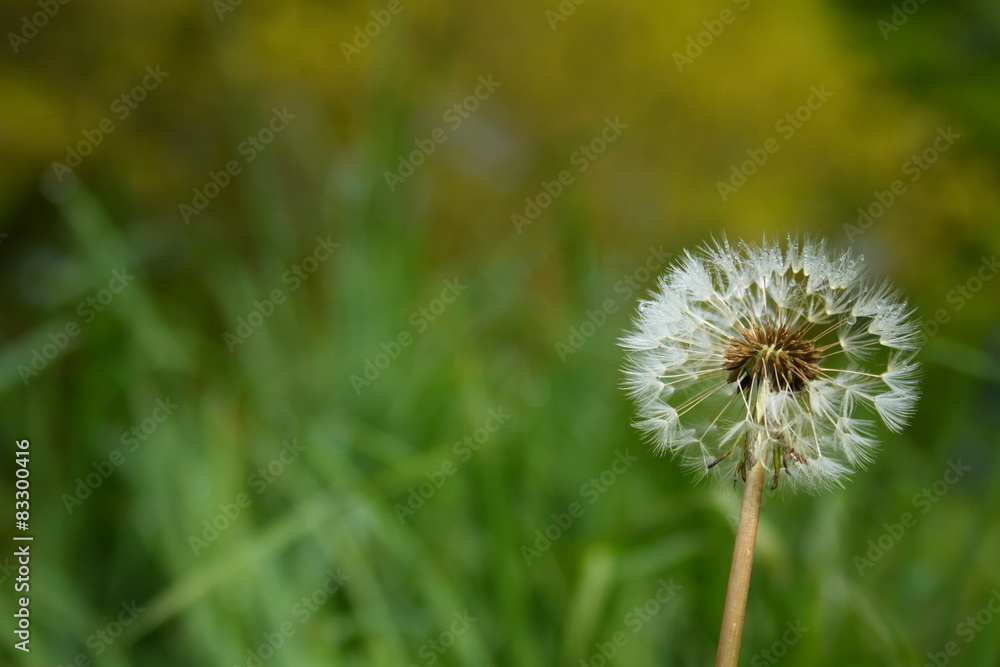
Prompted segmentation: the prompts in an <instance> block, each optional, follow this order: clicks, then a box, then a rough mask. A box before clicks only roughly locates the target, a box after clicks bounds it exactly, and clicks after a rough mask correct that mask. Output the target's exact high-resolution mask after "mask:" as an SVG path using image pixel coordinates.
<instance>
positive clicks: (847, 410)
mask: <svg viewBox="0 0 1000 667" xmlns="http://www.w3.org/2000/svg"><path fill="white" fill-rule="evenodd" d="M633 324H634V329H633V330H632V331H630V332H628V333H627V334H626V335H625V336H623V338H622V339H621V341H620V344H621V345H622V347H624V348H625V349H626V351H627V353H628V358H629V362H628V366H627V368H626V373H625V386H626V389H627V391H628V392H629V394H630V395H631V397H632V399H633V401H634V402H635V404H636V407H637V412H638V415H639V420H638V421H637V423H636V426H637V427H638V428H639V429H640V430H641V431H642V432H643V433H644V434H645V436H646V437H647V438H648V439H649V440H650V442H651V443H652V445H653V446H654V448H655V449H656V450H657V451H658V452H661V453H670V454H672V455H676V456H680V457H681V458H682V460H683V463H684V465H685V467H687V468H689V469H690V470H692V471H693V472H694V473H695V474H696V475H698V476H706V475H709V476H713V477H715V478H717V479H719V480H720V481H738V480H739V479H741V478H745V476H746V473H747V471H749V469H750V468H752V467H753V466H754V465H756V464H757V463H760V464H762V465H763V466H764V467H765V468H766V469H767V473H768V479H770V480H771V486H772V488H774V487H776V486H777V485H778V484H779V483H780V484H787V485H788V486H790V487H791V488H795V489H805V490H809V491H821V490H825V489H828V488H832V487H836V486H841V485H842V483H843V480H844V478H845V477H847V476H848V475H849V474H850V473H851V472H852V470H853V469H854V468H858V467H863V466H865V465H867V464H868V463H870V462H871V461H872V459H873V457H874V453H875V451H876V449H877V445H878V443H877V441H876V439H875V435H874V434H875V428H874V423H875V422H874V419H876V418H877V419H880V420H881V421H882V422H884V423H885V424H886V426H888V427H889V428H890V429H891V430H893V431H898V430H900V429H902V428H903V427H904V426H905V425H906V423H907V422H908V421H909V419H910V418H911V417H912V415H913V412H914V406H915V404H916V400H917V379H918V373H919V366H918V364H917V362H916V361H914V355H915V353H916V351H917V348H918V344H919V327H918V325H917V323H916V321H915V320H914V319H913V311H912V310H911V309H910V308H909V307H908V306H907V303H906V301H905V300H904V299H903V298H902V296H901V294H900V293H899V292H898V291H896V290H894V289H893V288H892V287H891V286H890V285H888V284H887V283H872V282H870V281H869V280H868V279H866V278H865V276H864V273H863V258H861V257H857V256H854V255H852V254H851V253H849V252H846V253H843V254H839V255H835V254H833V253H831V252H830V251H829V250H828V248H827V246H826V242H825V241H823V240H818V241H813V240H804V241H800V240H798V239H796V238H789V239H788V240H787V242H786V243H785V244H780V243H776V242H768V241H766V240H765V241H764V242H763V243H761V244H751V243H746V242H740V243H737V244H731V243H730V242H729V240H728V239H726V238H723V239H721V240H720V241H716V242H713V243H712V244H710V245H708V246H707V247H704V248H700V249H699V250H698V251H696V252H685V253H684V255H683V256H682V257H681V258H680V259H679V260H678V261H677V262H676V263H675V264H674V265H673V266H672V267H670V268H669V269H668V270H667V272H666V273H665V274H664V275H663V276H661V277H660V279H659V280H658V281H657V287H656V289H655V290H654V292H653V294H652V295H651V296H650V298H648V299H646V300H643V301H641V302H640V304H639V308H638V312H637V314H636V316H635V318H634V322H633Z"/></svg>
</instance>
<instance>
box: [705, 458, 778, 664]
mask: <svg viewBox="0 0 1000 667" xmlns="http://www.w3.org/2000/svg"><path fill="white" fill-rule="evenodd" d="M765 472H766V470H765V467H764V464H763V463H761V462H760V461H758V462H757V463H756V464H755V465H754V467H753V468H751V469H750V472H749V473H747V480H746V486H745V487H744V488H743V507H742V509H740V523H739V526H738V527H737V528H736V546H735V548H734V549H733V566H732V568H731V569H730V570H729V589H728V590H727V591H726V607H725V611H724V612H723V614H722V632H721V633H720V635H719V653H718V655H717V656H716V658H715V667H735V665H736V663H737V661H738V660H739V657H740V638H741V637H742V636H743V619H744V617H745V616H746V611H747V593H748V591H749V590H750V571H751V570H752V569H753V548H754V544H755V543H756V541H757V520H758V519H759V518H760V500H761V493H762V491H763V488H764V474H765Z"/></svg>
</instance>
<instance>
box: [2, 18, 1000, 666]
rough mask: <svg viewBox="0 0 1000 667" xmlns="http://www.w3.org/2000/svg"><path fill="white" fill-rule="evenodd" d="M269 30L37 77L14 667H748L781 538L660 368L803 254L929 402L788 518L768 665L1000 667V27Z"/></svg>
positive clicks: (14, 324)
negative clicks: (22, 540) (690, 287)
mask: <svg viewBox="0 0 1000 667" xmlns="http://www.w3.org/2000/svg"><path fill="white" fill-rule="evenodd" d="M390 4H391V3H390ZM570 4H572V3H563V5H570ZM227 6H228V7H230V9H232V12H231V13H230V12H224V13H223V14H222V15H221V16H218V15H217V14H216V12H217V11H218V9H217V8H215V9H214V10H213V9H212V8H209V9H206V8H197V7H194V6H180V5H178V6H177V7H174V8H169V9H168V8H166V7H162V8H145V9H143V8H131V6H129V5H126V4H125V3H116V4H115V9H114V11H113V12H111V13H109V14H108V15H107V16H106V17H103V18H101V17H97V16H94V15H91V14H90V13H89V12H90V11H92V10H88V9H85V8H83V7H76V6H75V5H74V4H70V5H66V6H65V7H64V8H63V9H61V10H60V13H59V14H58V15H56V16H55V17H52V18H51V19H50V24H49V25H47V26H46V27H45V28H44V29H41V30H40V31H39V34H38V36H37V37H34V38H32V39H30V40H29V41H28V42H27V43H26V44H24V45H22V46H21V50H14V52H13V53H12V54H5V55H4V58H5V60H4V64H3V70H2V71H3V73H4V76H5V78H6V79H7V80H8V81H9V85H8V86H6V91H5V92H0V99H2V100H3V101H4V104H3V108H5V109H9V110H10V113H11V123H10V124H9V127H7V128H5V129H4V130H3V131H2V133H0V145H3V146H5V151H6V152H8V154H9V156H10V165H11V168H10V170H9V171H8V173H7V174H6V175H4V176H3V177H2V179H0V180H2V182H0V211H2V220H3V223H2V224H3V227H2V229H3V232H4V233H5V236H3V237H0V271H2V272H3V275H4V279H5V284H6V285H7V289H6V290H4V295H3V297H2V299H3V304H4V306H5V317H4V325H3V327H2V331H3V343H4V344H3V348H2V351H0V388H2V392H3V402H2V408H0V409H2V417H3V418H2V419H0V431H2V433H3V437H4V442H5V443H8V444H9V446H7V447H5V448H4V454H3V457H2V460H0V471H2V474H0V493H2V494H3V496H4V498H9V499H10V501H5V502H8V505H6V506H8V507H10V508H11V513H12V514H13V512H14V504H13V503H14V493H15V491H16V486H15V484H16V479H17V477H16V468H17V467H18V466H17V462H16V459H15V451H16V450H17V446H16V444H15V443H16V442H18V441H21V440H25V439H26V440H28V441H30V445H28V446H27V448H28V449H27V450H28V451H29V452H30V464H29V465H30V528H29V530H27V531H19V530H17V528H16V527H15V524H14V523H13V519H12V520H11V521H10V522H8V523H5V524H4V525H7V526H10V528H8V529H5V530H3V531H0V533H2V537H3V540H2V542H3V544H4V545H5V546H3V548H2V550H0V582H2V589H3V594H2V596H0V612H2V614H3V616H4V618H6V619H7V623H5V625H4V627H5V633H4V637H5V641H4V642H3V644H2V645H0V663H3V664H12V665H14V664H16V665H27V666H32V667H33V666H35V665H38V666H41V665H45V666H51V665H80V666H83V665H89V664H94V665H101V666H102V667H103V666H109V667H115V666H118V665H143V666H155V665H178V664H183V665H227V666H228V665H246V666H252V665H262V664H266V665H295V666H300V665H366V666H368V665H370V666H373V667H380V666H383V665H386V666H388V665H393V666H398V665H432V664H443V665H476V666H479V665H519V666H526V667H530V666H543V665H546V666H547V665H590V666H592V667H599V666H601V665H611V664H622V665H625V664H632V665H705V664H712V660H713V656H714V655H715V649H716V642H717V640H718V633H719V625H720V621H721V617H722V603H723V599H724V596H725V590H726V582H727V577H728V572H729V563H730V557H731V554H732V545H733V539H734V531H735V519H736V516H737V514H738V512H739V493H738V492H736V491H733V490H732V489H729V488H723V489H718V488H715V487H713V486H711V485H709V484H705V483H701V484H698V483H695V481H694V480H693V479H692V478H691V476H690V475H688V474H687V473H685V472H684V470H683V469H682V468H681V466H680V465H679V464H678V463H677V462H675V461H671V460H670V459H669V458H658V457H656V456H654V455H653V453H652V452H651V451H650V450H649V448H648V446H647V444H646V443H644V442H643V441H642V439H641V437H640V435H639V434H638V433H637V432H636V430H635V429H633V428H632V426H631V422H632V420H633V417H634V414H633V409H632V406H631V405H630V404H629V402H628V400H627V397H626V396H625V394H624V392H623V391H622V390H621V388H620V384H621V381H622V373H621V369H622V366H623V364H624V359H623V355H622V352H621V350H620V348H619V347H618V345H617V340H618V338H619V336H621V334H622V331H623V330H624V329H626V328H628V327H629V326H630V319H631V316H632V313H633V312H634V310H635V307H636V304H637V301H638V299H639V298H641V297H642V296H644V295H645V294H646V292H647V290H648V289H650V288H651V287H652V286H653V284H654V282H655V277H656V276H657V275H659V273H661V272H662V271H663V270H664V269H665V267H666V266H667V265H668V264H669V263H670V262H671V261H672V260H673V259H674V258H676V257H677V256H678V255H679V254H680V253H682V252H683V250H684V249H685V248H688V247H693V246H694V245H697V244H699V243H701V242H702V241H704V240H706V239H708V238H709V237H710V236H711V235H713V234H714V235H719V234H723V233H725V234H727V235H729V237H731V238H740V237H745V238H748V239H750V240H759V239H760V238H761V237H762V236H763V235H765V234H766V235H768V237H772V236H776V237H779V238H780V237H783V236H784V235H785V234H786V233H789V232H791V233H800V234H805V233H809V234H816V235H821V236H826V237H829V238H830V240H831V242H832V243H833V245H835V246H837V247H844V248H847V247H852V248H853V249H855V250H856V251H858V252H859V253H863V254H864V255H865V257H866V262H867V264H868V265H869V266H870V270H871V271H872V272H873V273H875V274H886V275H888V276H889V277H890V278H891V279H892V280H893V281H894V282H895V283H896V284H897V285H899V286H900V287H901V288H903V289H904V290H905V291H906V293H907V294H908V295H909V297H910V300H911V303H912V304H913V305H914V306H916V307H917V309H918V313H919V315H920V316H921V317H922V318H923V319H924V321H925V331H926V333H927V334H928V336H927V341H926V344H925V346H924V350H923V351H922V353H921V356H920V360H921V362H922V363H923V365H924V368H925V375H924V378H923V380H922V383H921V386H922V395H923V396H922V399H921V402H920V404H919V407H918V411H917V413H916V416H915V418H914V420H913V423H912V424H911V426H910V427H909V428H907V429H906V430H905V431H904V432H903V433H901V434H898V435H897V434H892V433H889V432H887V431H886V430H885V429H883V430H882V431H880V432H879V437H880V439H881V440H882V442H883V447H882V451H880V452H879V454H878V457H877V459H876V461H875V463H874V464H873V465H872V466H870V467H869V468H868V469H866V470H860V471H858V472H856V473H855V474H854V476H853V477H852V479H851V481H850V482H849V483H848V484H847V485H846V488H844V489H843V490H838V491H836V492H831V493H827V494H824V495H819V496H808V495H790V494H781V493H778V494H770V493H768V492H765V501H764V507H763V511H762V518H761V527H760V533H759V536H758V543H757V552H756V561H755V568H754V575H753V582H752V585H751V589H750V599H749V604H748V611H747V623H746V628H745V630H744V636H743V651H742V661H741V664H745V665H751V666H753V667H758V666H760V665H775V664H786V665H861V666H863V665H924V664H931V665H944V664H954V665H982V666H984V667H985V666H987V665H996V664H998V663H1000V622H996V620H995V619H996V617H997V616H998V615H1000V569H998V561H997V554H998V553H1000V521H998V518H997V517H998V510H1000V466H998V457H997V433H998V427H1000V417H998V415H1000V411H998V409H997V406H998V399H1000V392H998V383H997V378H998V377H1000V358H998V340H1000V339H998V335H997V332H998V330H997V324H996V322H997V315H998V310H1000V309H998V303H1000V302H998V299H997V284H1000V283H997V282H996V281H995V280H994V278H995V275H996V272H997V264H996V259H995V257H996V255H995V252H996V249H997V247H998V238H1000V236H998V231H997V229H998V227H997V224H996V222H997V220H998V217H1000V216H998V212H1000V205H998V204H1000V197H998V195H997V189H996V183H997V179H998V176H1000V171H998V168H997V156H998V155H1000V123H998V121H997V118H1000V116H998V115H997V113H996V110H997V109H998V108H1000V103H998V102H1000V101H998V100H997V99H996V95H997V93H996V91H997V90H1000V87H997V86H996V85H995V84H996V83H997V79H998V78H1000V77H998V71H1000V67H998V65H997V62H998V59H997V57H996V56H997V53H998V51H997V44H998V43H1000V42H998V39H1000V21H998V17H997V14H996V12H995V10H993V9H992V8H991V7H989V6H987V5H985V4H981V3H978V4H977V3H973V2H968V3H961V4H960V6H955V7H943V6H942V7H938V6H934V5H933V3H927V4H926V5H922V6H921V7H920V9H919V11H918V12H917V13H915V14H912V15H907V16H908V18H907V20H906V21H905V22H903V23H902V24H901V25H900V26H897V27H899V30H898V31H890V32H889V33H888V38H884V35H883V32H882V30H884V27H883V28H880V27H879V23H878V22H879V21H880V20H889V21H891V20H892V19H891V15H892V12H893V9H892V6H891V5H888V6H886V7H881V8H875V7H867V6H865V7H862V6H860V5H858V4H857V3H834V4H819V3H805V4H802V5H799V4H796V3H791V2H784V3H779V5H778V6H773V7H765V6H763V5H761V6H758V5H757V4H756V3H753V4H750V3H739V2H733V3H696V4H694V5H692V6H690V7H686V8H683V9H666V8H661V7H654V6H652V5H651V4H650V3H640V2H631V3H627V4H626V5H624V6H622V7H619V8H615V9H612V8H610V7H603V6H599V5H591V3H585V4H582V5H575V4H574V5H573V6H574V7H575V9H574V10H573V12H571V13H569V14H568V15H566V16H563V15H562V14H560V16H562V17H563V18H565V21H564V22H562V21H558V20H556V23H555V24H554V26H553V24H552V23H551V22H552V21H553V20H555V19H553V18H552V17H551V16H549V15H547V14H546V13H545V12H546V10H551V11H559V10H558V6H557V5H556V4H554V3H553V5H552V7H551V8H549V7H542V6H536V5H531V4H528V3H523V2H515V3H514V4H513V5H510V6H506V5H505V6H503V7H502V8H500V7H498V8H490V7H472V6H470V7H457V6H456V7H449V6H448V5H447V4H445V3H426V4H422V5H420V6H418V3H413V4H412V5H410V4H402V5H400V6H401V7H402V9H401V10H400V12H399V13H396V14H394V13H391V12H390V16H392V17H393V18H392V19H391V21H389V22H388V23H387V24H386V25H385V26H382V27H380V28H379V30H378V34H377V35H376V36H374V37H371V36H369V41H368V43H367V45H366V46H364V47H358V46H357V44H356V43H355V42H354V41H352V40H353V39H354V37H353V36H354V35H355V32H354V29H355V27H356V26H360V27H361V28H362V30H363V28H364V26H365V25H366V22H368V21H372V20H376V21H377V20H378V17H377V16H376V17H375V18H372V17H373V15H372V14H370V12H372V11H375V12H378V11H380V10H381V9H382V6H376V5H371V6H367V5H358V4H356V3H355V4H352V5H351V6H350V7H337V8H332V7H325V6H322V5H320V4H318V3H292V4H290V5H288V6H287V7H283V8H279V7H272V8H255V7H250V6H238V5H227ZM386 7H388V5H386ZM27 11H28V10H27V9H24V10H23V11H22V10H16V11H15V9H14V8H7V9H5V10H3V15H4V17H5V19H6V20H5V23H4V25H9V26H14V27H13V28H11V30H18V29H19V28H18V26H20V25H21V23H20V21H21V18H22V17H21V14H22V13H23V12H27ZM386 11H389V10H388V9H386ZM724 11H729V12H732V13H731V16H732V17H733V20H732V21H731V22H727V21H725V18H726V16H730V15H725V16H724V15H723V14H722V12H724ZM29 16H30V13H29ZM379 16H381V15H379ZM717 19H718V20H719V21H720V22H721V25H722V26H724V29H723V30H722V32H720V33H719V34H717V35H715V34H712V31H713V28H712V26H714V25H715V24H714V23H711V22H712V21H715V20H717ZM705 21H708V22H709V23H711V25H709V24H707V23H704V22H705ZM830 26H832V27H830ZM705 30H707V31H709V34H710V36H711V41H710V42H709V44H708V45H702V46H701V47H700V48H701V52H700V53H698V55H692V54H694V53H695V52H696V51H697V49H695V50H691V51H690V52H689V51H688V41H687V39H688V38H689V37H691V38H692V39H693V40H694V42H695V44H697V43H698V41H697V40H698V39H699V35H700V34H701V32H702V31H705ZM100 35H107V36H111V37H109V38H108V40H107V41H108V43H107V44H104V43H101V44H100V45H98V46H93V47H88V46H87V45H88V44H90V43H91V42H89V41H88V40H97V38H98V36H100ZM186 35H190V40H191V42H190V44H188V45H185V44H186V43H185V42H184V41H183V40H182V39H181V37H180V36H186ZM969 35H972V37H974V38H975V39H973V38H972V37H969ZM704 39H705V40H707V39H708V38H704ZM362 41H363V40H362ZM342 42H344V43H348V44H354V47H355V49H357V51H358V53H356V54H355V53H353V52H351V51H350V49H348V51H347V52H346V53H345V51H344V47H342V46H341V43H342ZM119 52H120V53H122V54H124V55H122V56H120V57H119V56H118V55H116V54H117V53H119ZM677 53H681V54H683V57H682V58H680V60H678V59H677V58H676V57H675V54H677ZM928 53H929V54H932V55H927V54H928ZM684 58H688V59H690V60H691V62H689V63H688V62H686V61H685V60H684ZM158 62H159V63H162V65H163V67H164V69H165V70H167V71H169V72H170V74H169V76H167V77H166V78H164V79H163V81H162V83H161V84H156V85H155V86H154V85H153V84H152V83H151V82H152V80H151V79H150V80H147V83H148V86H147V88H148V89H147V90H146V93H147V94H148V99H146V98H144V99H145V100H146V101H143V102H141V103H137V105H136V108H135V109H131V113H130V114H129V115H128V116H126V117H125V118H121V117H120V115H117V112H116V111H113V109H114V108H115V107H111V106H109V104H108V103H109V101H113V100H115V99H117V98H118V95H119V94H120V93H122V92H123V91H129V90H133V88H132V87H133V85H135V84H136V81H142V79H143V76H144V74H143V72H144V71H145V67H146V66H152V65H154V64H156V63H158ZM59 63H62V64H63V66H59ZM678 63H679V64H678ZM973 63H974V64H973ZM490 75H492V76H493V77H494V79H493V80H494V81H496V82H499V85H493V84H490V85H486V83H489V82H490V81H491V80H490V79H489V78H488V77H489V76H490ZM484 77H486V78H485V79H484ZM484 81H485V82H486V83H484ZM824 83H825V85H827V86H828V90H829V91H830V93H831V94H829V95H826V96H824V95H825V94H820V92H818V91H821V89H822V85H824ZM84 84H86V85H84ZM141 85H145V84H141ZM470 100H473V101H470ZM456 105H458V106H457V108H456ZM283 109H284V110H287V111H286V112H285V113H286V115H285V116H280V115H278V116H276V114H280V113H281V112H282V110H283ZM802 109H805V110H804V111H803V110H802ZM449 111H450V112H451V113H450V114H449ZM287 114H291V115H292V116H293V117H291V118H289V117H288V115H287ZM788 114H790V118H789V117H788V116H787V115H788ZM796 114H798V115H796ZM104 115H108V116H109V117H110V118H112V119H113V124H114V126H115V127H114V131H113V132H110V133H107V132H105V133H104V134H103V137H102V141H101V142H100V144H99V145H95V146H93V152H92V155H91V156H83V158H82V161H81V164H80V166H79V167H76V168H74V169H73V170H72V174H71V175H65V176H64V178H61V179H60V177H59V173H58V170H56V171H53V166H52V163H53V162H54V161H65V160H66V152H67V147H70V148H72V147H73V146H79V142H81V141H86V137H87V135H85V134H83V130H85V129H87V130H90V129H93V128H97V127H99V123H98V122H99V120H100V119H101V118H102V116H104ZM276 117H277V118H278V120H275V118H276ZM282 118H284V120H281V119H282ZM282 123H284V124H282ZM948 128H952V129H951V132H952V134H957V135H958V138H954V139H951V140H950V143H949V139H948V137H949V136H951V135H949V133H948V132H949V130H948ZM265 130H267V131H265ZM442 136H443V137H444V140H443V141H439V139H440V137H442ZM769 141H773V142H774V143H768V142H769ZM428 142H430V143H428ZM935 142H936V143H935ZM774 146H777V149H776V150H771V148H773V147H774ZM431 148H433V150H431ZM928 151H930V152H928ZM415 152H416V154H415ZM251 156H252V157H251ZM914 156H916V160H914ZM931 158H933V159H931ZM748 160H749V161H750V165H749V166H745V165H747V161H748ZM418 162H419V164H418ZM233 164H235V167H234V166H233ZM393 174H394V175H395V177H393V176H392V175H393ZM739 175H742V182H741V181H740V178H739ZM914 176H916V178H914ZM897 180H898V181H899V183H900V185H899V186H898V187H897V188H896V190H893V187H894V186H893V183H895V182H896V181H897ZM719 183H725V184H728V189H727V187H720V186H719ZM213 184H214V187H213ZM730 189H731V191H730ZM890 195H891V197H892V201H891V202H890V201H889V200H888V197H889V196H890ZM202 204H204V206H202ZM876 204H877V206H876ZM185 206H187V207H189V208H188V209H185V208H184V207H185ZM880 207H881V208H880ZM859 208H860V209H861V211H859V210H858V209H859ZM880 210H881V212H879V211H880ZM193 211H197V212H196V213H195V212H193ZM865 215H867V216H868V217H867V218H866V217H864V216H865ZM869 220H870V222H869ZM19 534H29V535H31V536H33V537H34V541H33V542H32V543H31V561H30V619H31V625H30V627H31V636H30V649H31V650H30V652H23V651H20V650H17V648H15V643H16V642H17V641H19V640H18V639H17V637H16V636H15V634H14V633H13V632H12V631H13V629H14V628H15V627H16V619H15V617H14V616H13V614H14V613H15V612H16V611H17V609H18V608H19V606H20V605H19V603H18V598H20V597H21V596H22V595H23V594H24V593H23V592H17V591H15V588H14V586H15V584H16V583H17V578H18V576H19V575H18V572H17V562H16V557H15V556H14V553H15V549H16V548H18V544H19V543H15V542H14V541H13V540H12V538H13V537H14V536H16V535H19ZM12 619H14V620H12Z"/></svg>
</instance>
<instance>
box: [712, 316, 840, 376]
mask: <svg viewBox="0 0 1000 667" xmlns="http://www.w3.org/2000/svg"><path fill="white" fill-rule="evenodd" d="M737 326H738V328H739V331H740V334H741V335H742V338H740V337H734V338H732V339H731V340H730V343H729V347H728V348H726V351H725V352H724V353H723V354H724V356H725V357H726V363H724V364H723V365H722V367H723V368H724V369H725V370H727V371H729V378H728V381H729V382H737V381H738V382H739V387H740V389H741V390H742V391H744V392H746V391H750V387H752V386H753V382H754V379H755V378H756V379H757V381H758V382H767V383H768V384H769V385H770V386H771V388H772V389H775V390H778V391H801V390H803V389H805V386H806V385H807V384H808V383H809V381H810V380H815V379H816V378H817V377H819V366H817V362H818V361H819V360H820V359H821V358H822V357H823V355H822V354H820V352H819V350H817V349H816V348H815V346H814V345H813V343H814V342H815V341H812V340H802V333H803V332H802V331H801V330H794V331H793V330H791V329H789V328H788V327H787V326H780V327H774V326H770V325H768V326H766V327H763V328H762V327H760V326H757V325H756V324H755V325H753V326H751V327H750V328H749V329H745V328H743V327H742V326H739V325H737Z"/></svg>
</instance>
